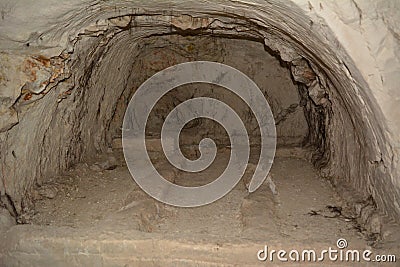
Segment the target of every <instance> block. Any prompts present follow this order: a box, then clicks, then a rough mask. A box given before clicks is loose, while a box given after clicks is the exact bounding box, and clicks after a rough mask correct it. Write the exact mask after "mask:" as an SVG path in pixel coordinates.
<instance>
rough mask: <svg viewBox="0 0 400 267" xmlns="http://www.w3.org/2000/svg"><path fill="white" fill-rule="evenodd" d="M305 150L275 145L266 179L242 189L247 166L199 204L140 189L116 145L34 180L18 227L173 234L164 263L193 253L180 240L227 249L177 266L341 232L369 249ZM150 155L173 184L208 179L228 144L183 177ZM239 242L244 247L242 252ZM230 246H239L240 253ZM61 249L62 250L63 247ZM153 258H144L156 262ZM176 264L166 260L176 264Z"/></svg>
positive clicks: (90, 235)
mask: <svg viewBox="0 0 400 267" xmlns="http://www.w3.org/2000/svg"><path fill="white" fill-rule="evenodd" d="M188 151H189V150H188ZM195 154H196V153H195V152H193V151H192V153H191V152H190V151H189V152H187V155H188V156H189V157H196V156H195ZM253 154H254V153H252V155H253ZM305 157H307V153H306V152H305V151H304V150H302V149H293V148H292V149H280V150H278V151H277V157H276V159H275V162H274V164H273V167H272V170H271V177H272V181H271V182H265V183H264V184H263V185H262V186H261V187H260V188H259V189H258V190H257V191H256V192H254V193H251V194H249V193H248V191H247V189H246V184H245V183H246V181H248V180H249V177H250V176H251V174H252V172H251V168H250V169H249V170H248V171H247V172H246V174H245V176H246V177H244V179H242V181H241V182H239V184H238V185H237V186H236V187H235V188H234V190H232V191H231V192H230V193H229V194H228V195H226V196H225V197H223V198H222V199H220V200H218V201H216V202H214V203H211V204H209V205H206V206H202V207H198V208H178V207H173V206H168V205H165V204H163V203H160V202H157V201H156V200H154V199H153V198H151V197H149V196H148V195H147V194H146V193H144V192H143V191H142V190H141V189H140V188H139V187H138V186H137V185H136V183H135V182H134V180H133V179H132V177H131V175H130V173H129V171H128V168H127V167H126V165H125V161H124V158H123V153H122V150H121V149H114V150H113V151H110V153H108V154H104V155H101V156H98V157H97V158H96V159H95V160H93V161H91V162H88V163H81V164H78V165H77V166H75V167H74V168H72V169H71V170H70V171H69V172H67V173H65V175H62V176H60V177H55V178H54V179H53V180H52V181H51V182H49V183H47V184H45V185H42V186H41V187H39V188H37V189H36V194H35V198H36V203H35V212H34V214H33V215H32V216H31V217H27V218H25V220H26V221H25V223H29V224H31V225H34V227H32V228H30V229H29V228H25V229H22V230H23V231H26V236H31V235H32V236H36V239H35V238H33V240H36V241H37V239H38V238H39V239H40V240H44V239H46V238H50V239H51V238H52V237H57V236H58V238H61V237H62V238H64V239H62V240H64V241H59V242H60V243H62V244H65V242H66V241H65V237H66V236H67V237H69V239H70V240H72V241H74V237H73V236H74V235H75V234H80V236H81V237H82V234H83V236H84V239H83V241H81V243H80V244H81V245H82V242H86V241H87V240H91V239H97V238H99V237H100V236H102V233H103V234H104V235H106V236H107V235H110V236H112V237H113V238H114V239H116V240H118V236H120V235H122V236H123V238H127V237H128V236H129V238H128V239H129V240H135V239H136V240H141V239H143V238H144V239H146V240H147V239H148V238H150V239H151V240H153V241H152V242H156V241H157V240H160V242H161V240H163V241H165V240H169V241H171V242H172V241H174V242H175V241H177V240H179V242H183V243H184V244H186V245H185V246H186V247H185V249H183V248H180V247H181V245H179V244H174V245H170V246H172V247H175V250H173V251H172V252H168V254H169V257H170V258H169V259H170V260H171V261H170V262H167V263H165V262H164V263H165V264H172V262H173V261H172V260H174V257H176V258H180V259H182V258H185V257H186V256H185V252H184V251H189V252H186V254H187V255H189V254H190V255H191V254H193V253H194V251H196V249H194V250H193V247H191V248H192V250H187V249H189V248H187V242H189V244H196V246H201V244H204V246H207V245H209V244H213V248H212V249H213V251H214V249H215V246H217V247H225V248H229V247H230V248H231V249H232V251H230V252H229V249H228V252H224V253H227V254H221V255H222V256H221V255H220V256H219V257H221V258H219V259H214V260H212V257H211V256H210V257H204V256H201V255H200V256H198V255H197V256H196V257H197V258H196V257H195V258H193V259H192V260H193V262H191V263H193V265H190V264H187V265H186V264H182V265H179V266H203V265H201V264H200V263H209V264H210V265H204V266H214V265H211V263H213V262H214V263H218V262H222V261H223V260H224V259H223V257H231V261H233V262H236V260H235V259H234V258H235V257H239V258H238V259H237V261H238V262H240V261H243V263H242V264H243V266H244V265H251V264H255V265H257V257H256V253H257V251H258V249H263V248H264V245H269V246H274V248H275V249H280V248H284V249H287V250H290V249H295V248H299V247H301V246H302V245H303V246H304V247H302V249H306V248H313V247H316V248H325V249H327V248H328V247H329V246H330V247H333V248H336V241H337V240H338V239H339V238H345V239H346V240H347V242H348V245H349V247H350V248H353V249H356V248H359V249H366V248H369V249H372V248H373V247H374V245H375V243H374V242H372V241H371V240H367V239H366V237H365V235H364V234H363V233H362V231H360V228H359V226H358V225H357V223H356V222H355V220H354V219H352V215H351V213H350V212H348V211H347V208H346V205H345V203H344V202H343V201H342V200H341V199H340V198H339V196H338V195H337V194H336V193H335V190H334V188H332V186H331V185H330V183H329V181H327V180H324V179H322V178H320V177H319V176H318V174H317V172H316V170H315V169H314V168H313V167H312V165H311V164H310V163H309V162H308V161H307V160H305V159H304V158H305ZM151 158H152V160H153V161H154V162H155V164H156V166H158V170H159V171H160V173H162V174H164V175H165V176H167V177H169V178H171V179H173V181H174V182H175V183H176V184H180V185H186V186H194V185H200V184H205V183H208V182H210V181H212V180H213V179H215V177H216V176H217V175H219V173H221V172H222V170H223V169H224V163H226V162H227V160H228V159H229V150H228V149H222V151H221V150H220V151H219V153H218V155H217V157H216V162H215V163H214V164H213V165H212V166H211V168H208V169H207V170H205V171H204V172H202V173H200V174H196V175H192V176H189V177H188V176H184V175H183V173H179V172H175V171H173V170H172V167H171V166H169V165H168V164H165V162H164V159H163V158H162V155H161V153H160V152H157V151H153V152H151ZM256 161H257V158H255V157H252V158H251V160H250V162H254V163H255V162H256ZM250 165H251V164H250ZM26 236H25V237H24V238H26ZM46 236H47V237H46ZM104 238H105V237H104ZM114 239H113V240H114ZM28 240H29V238H28ZM36 241H35V242H36ZM72 241H71V242H72ZM54 242H55V241H54ZM68 242H69V241H68ZM124 242H125V241H124ZM177 242H178V241H177ZM185 242H186V243H185ZM124 244H125V243H124ZM206 244H207V245H206ZM243 245H244V246H245V247H246V248H248V249H249V250H250V248H251V250H250V251H248V252H247V253H246V252H245V251H246V250H245V249H244V248H243ZM168 246H169V245H168ZM235 246H241V249H240V250H239V251H240V253H237V251H236V250H235ZM51 247H52V248H54V247H57V246H56V245H52V246H51ZM154 247H155V245H154V243H152V248H153V249H154ZM135 248H136V245H135ZM257 248H258V249H257ZM164 249H165V248H164ZM201 249H203V248H201ZM201 249H200V248H198V250H201ZM180 250H181V251H180ZM166 251H167V250H166ZM178 251H180V252H179V253H183V256H182V255H180V254H179V253H178ZM235 251H236V252H235ZM214 252H215V251H214ZM63 253H64V254H63V255H64V257H65V253H66V252H65V248H64V252H63ZM138 253H140V252H139V251H138V252H136V254H135V257H136V258H135V259H136V260H137V262H139V261H140V260H141V259H142V260H143V261H144V258H146V257H145V256H143V257H142V258H141V256H140V255H138ZM174 253H176V256H174ZM188 253H189V254H188ZM221 253H222V251H221ZM230 253H231V254H230ZM243 253H246V255H244V254H243ZM216 255H218V253H217V254H216ZM224 255H225V256H224ZM147 257H148V256H147ZM188 257H189V256H188ZM190 257H192V256H190ZM190 257H189V258H190ZM193 257H194V256H193ZM102 260H103V261H102V263H104V258H103V259H102ZM45 262H46V261H45ZM151 262H152V263H154V259H153V260H152V261H151ZM226 262H227V263H229V262H230V261H226ZM73 263H79V264H81V263H82V262H80V261H78V260H76V261H74V262H73ZM73 263H72V265H74V264H73ZM90 263H93V262H90ZM90 263H89V264H90ZM79 264H78V265H79ZM159 264H160V265H157V264H154V265H152V264H149V265H148V266H162V264H161V262H159ZM175 264H176V263H174V264H172V266H178V265H175ZM106 265H107V264H106ZM115 266H120V265H118V264H116V265H115ZM121 266H124V265H121ZM125 266H131V265H125ZM132 266H136V265H132ZM137 266H144V265H142V264H138V265H137ZM216 266H220V265H218V264H217V265H216ZM239 266H242V265H241V264H239ZM387 266H390V265H387Z"/></svg>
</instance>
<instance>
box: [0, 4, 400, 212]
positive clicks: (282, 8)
mask: <svg viewBox="0 0 400 267" xmlns="http://www.w3.org/2000/svg"><path fill="white" fill-rule="evenodd" d="M26 5H27V3H26V2H25V1H13V0H2V1H1V2H0V15H1V17H0V50H1V54H0V60H1V61H0V62H1V63H0V102H1V107H0V114H1V115H0V132H1V133H0V140H1V141H0V160H1V172H0V175H1V176H0V177H1V182H0V193H1V201H2V203H3V205H6V206H7V207H8V209H9V210H12V212H14V213H15V214H21V213H22V212H23V211H24V209H25V208H27V207H29V205H30V201H29V192H30V188H31V187H32V185H33V184H34V183H39V184H40V183H42V182H43V180H44V179H46V177H49V176H51V175H54V174H57V173H58V172H60V171H62V170H64V169H65V168H67V167H68V166H70V165H71V164H73V163H74V162H76V161H79V160H81V159H82V158H83V157H85V155H89V154H90V153H94V152H96V151H98V150H103V149H105V148H106V147H107V145H108V143H109V142H110V138H111V137H110V131H109V130H110V129H111V128H113V123H115V116H114V115H115V114H118V110H120V109H123V105H124V103H126V101H128V100H129V99H128V98H129V94H131V92H128V91H126V88H132V86H133V85H134V84H135V80H137V79H140V78H143V77H142V76H140V75H138V71H137V69H136V71H135V68H137V66H138V65H137V64H138V62H139V61H140V60H141V53H144V52H143V51H145V45H144V44H145V42H144V41H143V40H146V39H148V38H154V37H157V36H163V35H167V34H169V35H171V34H179V35H183V36H188V35H189V36H200V35H202V36H210V37H224V38H231V39H245V40H248V41H249V40H251V41H256V42H260V43H263V44H264V45H265V47H266V49H267V50H268V51H269V52H270V53H272V54H275V55H276V56H277V57H279V58H280V60H281V63H282V64H283V65H285V66H286V67H288V68H289V69H290V71H291V73H292V77H293V79H294V81H295V82H296V85H297V86H298V87H299V92H300V95H301V105H302V106H303V108H304V111H305V113H304V114H305V117H306V120H307V123H308V126H309V135H308V142H309V143H310V144H311V145H313V146H314V147H315V148H316V153H315V154H314V156H313V160H314V162H315V163H316V165H317V166H319V167H321V170H322V172H323V174H324V175H326V176H328V177H331V178H332V180H333V181H334V182H335V183H336V184H338V185H339V184H345V185H346V186H348V187H350V188H353V189H354V190H355V191H356V192H358V194H359V195H360V197H361V198H369V197H372V198H373V200H374V202H375V203H376V205H377V207H378V209H379V210H380V211H381V212H383V213H386V214H388V215H390V216H391V217H393V218H397V219H398V218H400V205H399V201H400V178H399V175H400V162H399V154H400V105H399V103H400V90H398V89H397V88H396V85H397V84H398V83H399V82H400V75H399V74H400V60H399V59H400V49H399V46H400V39H399V29H400V11H399V10H400V2H398V1H396V0H392V1H385V0H380V1H373V0H364V1H361V0H344V1H323V2H322V1H317V0H310V1H305V0H296V1H279V0H271V1H268V2H267V1H261V0H253V1H225V0H223V1H161V0H157V1H147V2H144V1H135V0H133V1H115V0H108V1H93V0H85V1H82V0H80V1H78V0H71V1H56V0H41V1H35V2H30V3H29V9H28V8H26ZM230 62H231V63H232V64H233V63H234V62H236V61H235V60H234V59H230ZM128 63H129V64H128ZM109 88H113V90H112V91H110V90H109ZM128 90H129V89H128ZM275 115H276V116H277V114H275Z"/></svg>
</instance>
